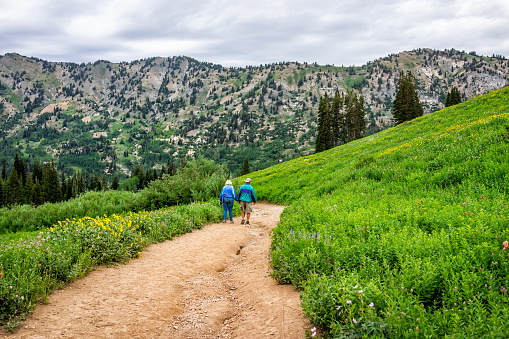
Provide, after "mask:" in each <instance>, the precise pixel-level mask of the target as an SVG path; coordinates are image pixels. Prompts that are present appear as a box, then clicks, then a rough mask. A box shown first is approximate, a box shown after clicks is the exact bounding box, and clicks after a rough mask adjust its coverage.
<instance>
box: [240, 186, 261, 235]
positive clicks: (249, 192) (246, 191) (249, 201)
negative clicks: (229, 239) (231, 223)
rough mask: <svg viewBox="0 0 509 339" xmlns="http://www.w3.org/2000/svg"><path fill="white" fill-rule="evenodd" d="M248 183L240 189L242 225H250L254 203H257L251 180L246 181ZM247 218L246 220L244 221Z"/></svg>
mask: <svg viewBox="0 0 509 339" xmlns="http://www.w3.org/2000/svg"><path fill="white" fill-rule="evenodd" d="M244 181H245V182H246V183H245V184H244V185H242V186H240V189H239V200H238V201H239V203H240V209H241V211H242V221H241V222H240V223H241V224H244V223H245V224H246V225H249V216H250V215H251V212H253V203H255V202H256V200H257V199H256V194H255V191H254V189H253V186H251V178H247V179H246V180H244ZM244 218H246V220H244Z"/></svg>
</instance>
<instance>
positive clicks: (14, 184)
mask: <svg viewBox="0 0 509 339" xmlns="http://www.w3.org/2000/svg"><path fill="white" fill-rule="evenodd" d="M6 188H7V189H5V190H4V192H5V193H4V194H5V198H6V199H5V201H6V205H8V206H11V205H15V204H19V203H20V202H21V185H20V178H19V176H18V172H16V169H15V168H13V169H12V170H11V173H10V174H9V179H8V180H7V185H6Z"/></svg>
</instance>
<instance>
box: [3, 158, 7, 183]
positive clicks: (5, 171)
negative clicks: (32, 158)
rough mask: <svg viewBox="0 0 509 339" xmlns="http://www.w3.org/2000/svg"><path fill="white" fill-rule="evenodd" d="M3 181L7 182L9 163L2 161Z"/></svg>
mask: <svg viewBox="0 0 509 339" xmlns="http://www.w3.org/2000/svg"><path fill="white" fill-rule="evenodd" d="M2 179H3V180H7V161H6V160H5V158H3V159H2Z"/></svg>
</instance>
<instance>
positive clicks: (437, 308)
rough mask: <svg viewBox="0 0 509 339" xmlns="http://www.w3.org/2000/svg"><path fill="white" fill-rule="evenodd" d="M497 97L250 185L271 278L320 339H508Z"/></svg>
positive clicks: (504, 141) (508, 127)
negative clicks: (287, 290) (270, 222)
mask: <svg viewBox="0 0 509 339" xmlns="http://www.w3.org/2000/svg"><path fill="white" fill-rule="evenodd" d="M508 152H509V88H504V89H502V90H499V91H495V92H492V93H489V94H487V95H484V96H480V97H477V98H475V99H473V100H470V101H468V102H465V103H462V104H460V105H457V106H454V107H450V108H447V109H444V110H442V111H440V112H436V113H433V114H429V115H426V116H424V117H421V118H419V119H416V120H413V121H411V122H407V123H404V124H402V125H399V126H397V127H395V128H392V129H390V130H387V131H384V132H381V133H378V134H375V135H372V136H370V137H367V138H364V139H360V140H356V141H354V142H351V143H349V144H346V145H343V146H340V147H337V148H335V149H332V150H329V151H326V152H322V153H319V154H316V155H313V156H308V157H304V158H300V159H296V160H293V161H289V162H286V163H283V164H281V165H278V166H274V167H271V168H268V169H265V170H262V171H259V172H257V173H252V174H250V177H251V178H252V180H253V185H254V186H255V189H256V190H257V191H256V192H257V195H258V196H259V197H260V199H266V200H269V201H272V202H278V203H284V204H288V205H289V207H288V208H286V209H285V211H284V212H283V215H282V217H281V223H280V225H279V226H278V227H277V228H276V229H275V230H274V237H273V244H272V253H271V263H272V267H273V276H274V277H275V278H276V279H277V280H278V281H279V282H281V283H292V284H294V285H295V286H297V287H298V288H300V289H301V290H302V294H301V298H302V305H303V307H304V311H305V313H306V315H307V316H308V317H309V318H310V320H311V321H312V322H314V323H315V324H316V325H319V326H321V327H323V328H324V330H325V331H326V332H327V333H328V334H329V335H331V336H332V337H338V338H339V337H349V336H353V337H356V336H359V337H360V336H375V337H387V338H393V337H423V338H424V337H430V338H431V337H432V338H435V337H453V336H455V337H456V338H458V337H468V338H473V337H475V338H477V337H507V336H508V333H509V297H508V296H507V289H508V288H509V286H508V285H509V279H508V277H509V275H508V273H509V268H508V262H509V257H508V256H509V249H508V248H507V242H506V241H509V222H508V213H507V210H508V209H509V202H508V200H507V196H508V194H509V154H508Z"/></svg>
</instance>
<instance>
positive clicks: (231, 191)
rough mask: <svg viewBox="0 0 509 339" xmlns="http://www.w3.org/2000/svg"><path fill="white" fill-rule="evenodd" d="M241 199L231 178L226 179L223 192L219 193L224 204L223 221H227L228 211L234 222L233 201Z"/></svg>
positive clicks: (220, 200) (220, 201)
mask: <svg viewBox="0 0 509 339" xmlns="http://www.w3.org/2000/svg"><path fill="white" fill-rule="evenodd" d="M235 201H239V199H238V198H237V194H235V188H233V184H232V182H231V180H226V183H225V184H224V187H223V189H222V190H221V194H220V195H219V203H220V204H222V205H223V222H226V218H227V216H228V212H229V213H230V222H231V223H232V224H233V203H234V202H235Z"/></svg>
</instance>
